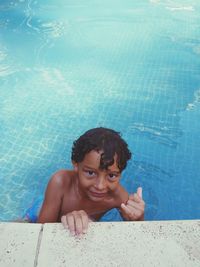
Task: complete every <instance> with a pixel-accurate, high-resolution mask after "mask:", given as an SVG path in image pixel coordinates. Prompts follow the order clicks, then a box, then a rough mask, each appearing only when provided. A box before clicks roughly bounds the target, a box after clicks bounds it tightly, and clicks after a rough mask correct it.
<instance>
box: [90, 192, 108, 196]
mask: <svg viewBox="0 0 200 267" xmlns="http://www.w3.org/2000/svg"><path fill="white" fill-rule="evenodd" d="M90 194H91V195H92V196H94V197H98V198H103V197H105V196H106V195H107V193H99V192H95V191H90Z"/></svg>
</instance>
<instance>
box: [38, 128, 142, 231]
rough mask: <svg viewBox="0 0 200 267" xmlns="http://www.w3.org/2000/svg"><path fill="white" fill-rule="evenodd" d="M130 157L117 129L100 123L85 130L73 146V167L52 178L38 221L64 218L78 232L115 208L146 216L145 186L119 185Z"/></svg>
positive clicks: (124, 213) (137, 217)
mask: <svg viewBox="0 0 200 267" xmlns="http://www.w3.org/2000/svg"><path fill="white" fill-rule="evenodd" d="M130 158H131V153H130V151H129V149H128V147H127V144H126V142H125V141H124V140H123V139H122V138H121V136H120V134H119V133H117V132H115V131H114V130H111V129H107V128H102V127H100V128H94V129H91V130H89V131H87V132H86V133H84V134H83V135H82V136H80V137H79V138H78V139H77V140H76V141H75V142H74V144H73V147H72V156H71V159H72V164H73V170H60V171H58V172H56V173H55V174H54V175H53V177H52V178H51V180H50V181H49V183H48V186H47V189H46V193H45V199H44V202H43V205H42V208H41V211H40V214H39V217H38V220H37V222H38V223H47V222H60V221H61V222H62V223H63V225H64V226H65V227H66V228H68V229H69V230H70V232H71V233H72V234H73V235H79V234H82V233H86V231H87V228H88V223H89V222H90V221H98V220H99V219H100V218H101V217H102V216H103V214H104V213H106V212H107V211H108V210H110V209H112V208H118V209H119V211H120V213H121V215H122V217H123V218H124V220H128V221H139V220H143V219H144V206H145V203H144V201H143V199H142V188H141V187H139V188H138V189H137V193H135V194H131V195H129V194H128V193H127V192H126V190H125V189H124V188H123V187H122V186H121V185H120V177H121V173H122V171H123V170H124V169H125V167H126V164H127V161H128V160H129V159H130Z"/></svg>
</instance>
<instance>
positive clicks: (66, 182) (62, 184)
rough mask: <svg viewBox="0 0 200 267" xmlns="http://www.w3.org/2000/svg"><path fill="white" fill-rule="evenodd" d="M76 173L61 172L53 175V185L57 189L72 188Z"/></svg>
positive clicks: (69, 171)
mask: <svg viewBox="0 0 200 267" xmlns="http://www.w3.org/2000/svg"><path fill="white" fill-rule="evenodd" d="M73 177H74V171H71V170H59V171H57V172H56V173H54V174H53V176H52V178H51V183H53V184H54V185H55V186H56V187H59V188H66V187H68V186H70V184H71V183H72V181H73V179H72V178H73Z"/></svg>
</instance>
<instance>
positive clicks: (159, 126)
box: [0, 0, 200, 221]
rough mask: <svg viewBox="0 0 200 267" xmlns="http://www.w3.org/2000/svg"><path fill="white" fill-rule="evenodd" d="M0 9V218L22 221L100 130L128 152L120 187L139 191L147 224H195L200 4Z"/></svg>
mask: <svg viewBox="0 0 200 267" xmlns="http://www.w3.org/2000/svg"><path fill="white" fill-rule="evenodd" d="M0 12H1V18H0V136H1V138H0V170H1V171H0V184H1V191H0V200H1V201H0V220H1V221H9V220H13V219H16V218H17V217H20V216H22V214H23V213H24V211H25V210H26V209H27V208H28V207H29V206H31V204H32V203H33V202H34V200H35V199H37V198H38V197H39V196H41V195H42V194H43V192H44V190H45V187H46V184H47V182H48V180H49V178H50V176H51V174H52V173H54V172H55V171H56V170H58V169H60V168H70V167H71V163H70V152H71V146H72V142H73V140H74V139H76V138H77V137H78V136H79V135H80V134H82V133H83V132H84V131H86V130H87V129H90V128H94V127H97V126H104V127H109V128H113V129H115V130H117V131H120V132H121V133H122V136H123V137H124V139H125V140H126V141H127V142H128V144H129V147H130V149H131V151H132V152H133V153H134V157H133V160H132V161H131V162H130V163H129V165H128V167H127V169H126V171H125V172H124V173H123V178H122V184H123V185H124V186H125V187H126V188H127V190H128V191H129V192H132V191H135V190H136V188H137V187H138V186H139V185H141V186H142V187H143V195H144V199H145V201H146V203H147V208H146V219H147V220H167V219H169V220H170V219H197V218H200V205H199V203H200V145H199V143H200V142H199V140H200V139H199V132H200V123H199V118H200V28H199V25H200V16H199V12H200V3H199V2H198V1H194V0H191V1H176V0H175V1H167V0H165V1H156V0H151V1H147V0H146V1H145V0H143V1H130V0H124V1H116V0H115V1H114V0H109V1H100V0H98V1H97V0H94V1H89V0H87V1H82V0H77V1H71V0H70V1H64V0H57V1H55V0H48V1H45V0H41V1H32V0H27V1H25V0H18V1H14V0H13V1H10V0H7V1H1V3H0ZM107 219H108V220H118V219H119V216H118V214H117V213H116V211H113V212H111V213H109V214H108V215H107V217H105V220H107Z"/></svg>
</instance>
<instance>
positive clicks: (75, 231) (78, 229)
mask: <svg viewBox="0 0 200 267" xmlns="http://www.w3.org/2000/svg"><path fill="white" fill-rule="evenodd" d="M91 221H92V220H91V219H90V218H89V217H88V215H87V213H86V212H85V211H84V210H78V211H76V210H75V211H72V212H70V213H67V214H66V215H64V216H62V217H61V222H62V224H63V226H64V227H65V228H66V229H69V231H70V232H71V234H72V235H81V234H85V233H86V232H87V228H88V223H89V222H91Z"/></svg>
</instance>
